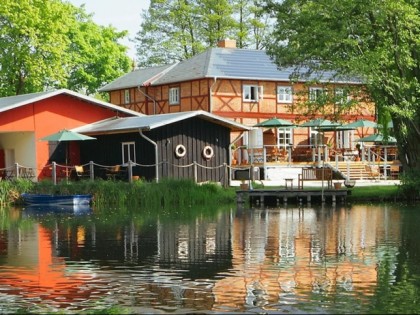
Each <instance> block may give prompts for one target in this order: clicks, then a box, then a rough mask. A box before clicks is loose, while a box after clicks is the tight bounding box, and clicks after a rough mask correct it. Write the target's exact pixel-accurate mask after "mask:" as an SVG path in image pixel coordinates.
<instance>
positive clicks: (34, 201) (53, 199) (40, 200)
mask: <svg viewBox="0 0 420 315" xmlns="http://www.w3.org/2000/svg"><path fill="white" fill-rule="evenodd" d="M21 196H22V199H23V201H24V203H25V204H27V205H89V204H90V203H91V201H92V195H90V194H86V195H47V194H27V193H23V194H21Z"/></svg>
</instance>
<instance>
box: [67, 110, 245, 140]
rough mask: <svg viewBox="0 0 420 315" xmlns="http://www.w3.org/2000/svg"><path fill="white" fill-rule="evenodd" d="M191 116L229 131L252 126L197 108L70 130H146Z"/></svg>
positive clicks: (105, 121)
mask: <svg viewBox="0 0 420 315" xmlns="http://www.w3.org/2000/svg"><path fill="white" fill-rule="evenodd" d="M192 117H200V118H202V119H205V120H208V121H212V122H214V123H216V124H218V125H222V126H225V127H227V128H229V129H230V130H231V131H247V130H251V129H253V128H252V127H248V126H245V125H242V124H240V123H237V122H234V121H233V120H230V119H226V118H222V117H220V116H217V115H214V114H210V113H208V112H205V111H202V110H198V111H189V112H178V113H169V114H159V115H152V116H142V117H127V118H112V119H106V120H102V121H99V122H96V123H92V124H89V125H85V126H81V127H77V128H75V129H72V130H73V131H77V132H80V133H83V134H92V135H94V134H101V133H126V132H136V131H138V130H140V129H141V130H143V131H147V130H152V129H155V128H159V127H162V126H165V125H169V124H173V123H175V122H178V121H182V120H185V119H189V118H192Z"/></svg>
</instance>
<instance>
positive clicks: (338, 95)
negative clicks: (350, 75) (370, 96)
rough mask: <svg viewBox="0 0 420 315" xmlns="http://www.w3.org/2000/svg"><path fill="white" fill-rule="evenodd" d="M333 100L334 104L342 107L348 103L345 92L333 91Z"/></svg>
mask: <svg viewBox="0 0 420 315" xmlns="http://www.w3.org/2000/svg"><path fill="white" fill-rule="evenodd" d="M335 100H336V101H335V103H336V104H338V105H343V104H346V103H347V102H349V101H350V95H349V93H348V91H347V90H344V89H341V88H339V89H335Z"/></svg>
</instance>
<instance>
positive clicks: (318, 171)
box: [298, 167, 333, 189]
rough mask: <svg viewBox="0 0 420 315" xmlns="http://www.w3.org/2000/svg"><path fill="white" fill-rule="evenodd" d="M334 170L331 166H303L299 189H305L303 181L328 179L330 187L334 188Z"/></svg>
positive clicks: (299, 178) (299, 175) (299, 176)
mask: <svg viewBox="0 0 420 315" xmlns="http://www.w3.org/2000/svg"><path fill="white" fill-rule="evenodd" d="M332 179H333V171H332V169H330V168H325V167H324V168H312V167H305V168H302V173H301V174H298V189H303V182H307V181H322V180H324V181H327V183H328V188H332Z"/></svg>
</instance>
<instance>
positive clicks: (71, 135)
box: [39, 129, 96, 165]
mask: <svg viewBox="0 0 420 315" xmlns="http://www.w3.org/2000/svg"><path fill="white" fill-rule="evenodd" d="M39 140H41V141H57V142H62V141H66V142H68V141H85V140H96V138H94V137H89V136H86V135H83V134H81V133H78V132H75V131H71V130H67V129H62V130H60V131H58V132H56V133H53V134H51V135H49V136H45V137H43V138H41V139H39ZM67 151H68V148H67V145H66V165H67Z"/></svg>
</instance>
